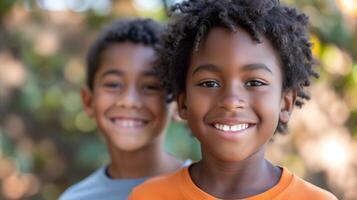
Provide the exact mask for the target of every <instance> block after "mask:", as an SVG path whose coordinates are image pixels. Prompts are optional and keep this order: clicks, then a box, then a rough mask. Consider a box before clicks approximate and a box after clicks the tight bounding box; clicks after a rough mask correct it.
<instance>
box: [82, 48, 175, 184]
mask: <svg viewBox="0 0 357 200" xmlns="http://www.w3.org/2000/svg"><path fill="white" fill-rule="evenodd" d="M154 60H155V52H154V50H153V49H152V48H151V47H148V46H143V45H140V44H133V43H130V42H123V43H117V44H112V45H110V46H109V47H108V48H106V49H105V50H104V51H103V52H102V55H101V64H100V67H99V69H98V71H97V73H96V75H95V78H94V88H93V91H91V90H89V89H83V90H82V100H83V105H84V107H85V111H86V113H87V114H88V116H90V117H92V118H94V119H95V121H96V122H97V124H98V127H99V128H100V130H101V133H102V134H103V136H104V138H105V140H106V142H107V145H108V149H109V153H110V158H111V163H110V165H109V174H110V176H111V177H113V178H136V177H143V176H152V175H158V174H160V173H164V172H168V171H171V170H174V169H177V168H178V167H179V166H180V163H179V162H178V161H177V160H176V159H175V158H173V157H172V156H171V155H169V154H167V153H165V150H164V149H163V136H164V131H165V129H166V127H167V124H168V120H169V116H170V106H169V104H167V103H165V96H164V91H163V89H162V87H161V83H160V80H159V78H158V76H157V74H156V73H154V70H153V64H154Z"/></svg>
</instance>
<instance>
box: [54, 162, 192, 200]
mask: <svg viewBox="0 0 357 200" xmlns="http://www.w3.org/2000/svg"><path fill="white" fill-rule="evenodd" d="M191 162H192V161H191V160H186V161H185V162H184V163H183V165H182V166H183V167H185V166H188V165H190V164H191ZM106 169H107V166H103V167H101V168H99V169H98V170H97V171H95V172H94V173H92V174H91V175H89V176H88V177H86V178H85V179H83V180H82V181H80V182H79V183H77V184H75V185H73V186H71V187H70V188H68V189H67V190H66V191H65V192H64V193H63V194H62V195H61V196H60V197H59V200H126V199H127V198H128V195H129V194H130V192H131V190H132V189H133V188H134V187H135V186H137V185H139V184H140V183H142V182H144V181H145V180H146V179H147V178H148V177H145V178H137V179H112V178H110V177H108V175H107V173H106Z"/></svg>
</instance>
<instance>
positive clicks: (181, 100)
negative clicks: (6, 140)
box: [176, 92, 187, 120]
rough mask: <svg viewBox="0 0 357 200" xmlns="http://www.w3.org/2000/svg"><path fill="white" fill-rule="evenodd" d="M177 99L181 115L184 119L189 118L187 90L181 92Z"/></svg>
mask: <svg viewBox="0 0 357 200" xmlns="http://www.w3.org/2000/svg"><path fill="white" fill-rule="evenodd" d="M176 100H177V110H178V114H179V116H180V117H181V118H182V119H184V120H187V106H186V92H181V93H180V94H179V95H178V96H177V99H176Z"/></svg>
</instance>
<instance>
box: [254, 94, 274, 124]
mask: <svg viewBox="0 0 357 200" xmlns="http://www.w3.org/2000/svg"><path fill="white" fill-rule="evenodd" d="M252 98H253V99H256V101H253V102H254V105H253V106H252V107H254V108H255V109H256V113H259V115H260V116H259V118H261V119H262V120H266V121H269V122H271V123H269V124H271V126H274V128H275V126H276V125H277V123H278V121H279V114H280V102H281V96H280V93H279V92H276V90H270V91H267V92H266V93H263V94H261V95H258V96H254V97H252Z"/></svg>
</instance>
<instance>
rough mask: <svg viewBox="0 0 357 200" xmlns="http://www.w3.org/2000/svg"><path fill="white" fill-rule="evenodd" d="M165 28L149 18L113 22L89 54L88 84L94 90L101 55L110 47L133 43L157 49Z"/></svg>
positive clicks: (95, 42)
mask: <svg viewBox="0 0 357 200" xmlns="http://www.w3.org/2000/svg"><path fill="white" fill-rule="evenodd" d="M163 30H164V27H163V25H161V24H160V23H159V22H156V21H154V20H152V19H148V18H128V19H120V20H116V21H114V22H112V23H111V24H110V25H109V26H107V27H106V28H104V30H103V31H102V32H101V33H100V35H99V37H98V38H97V39H96V40H95V41H94V43H93V44H92V45H91V47H90V48H89V51H88V53H87V69H86V70H87V71H86V73H87V74H86V75H87V76H86V84H87V87H88V88H89V89H90V90H93V86H94V77H95V74H96V72H97V71H98V68H99V66H100V64H101V54H102V52H103V51H104V50H105V49H106V48H108V47H109V46H110V45H112V44H115V43H121V42H132V43H135V44H143V45H147V46H152V47H153V48H154V49H157V48H158V46H159V44H160V37H161V35H162V33H163Z"/></svg>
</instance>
